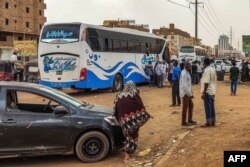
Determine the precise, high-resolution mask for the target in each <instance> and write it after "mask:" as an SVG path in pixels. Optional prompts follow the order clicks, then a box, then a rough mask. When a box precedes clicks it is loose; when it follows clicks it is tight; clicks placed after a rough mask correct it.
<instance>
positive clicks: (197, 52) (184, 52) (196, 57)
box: [179, 46, 207, 62]
mask: <svg viewBox="0 0 250 167" xmlns="http://www.w3.org/2000/svg"><path fill="white" fill-rule="evenodd" d="M206 56H207V51H206V49H204V48H202V47H200V46H181V48H180V51H179V61H181V60H182V59H185V60H188V61H190V62H193V61H200V62H203V60H204V59H205V57H206Z"/></svg>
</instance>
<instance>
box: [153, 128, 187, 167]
mask: <svg viewBox="0 0 250 167" xmlns="http://www.w3.org/2000/svg"><path fill="white" fill-rule="evenodd" d="M190 132H191V130H188V131H186V132H184V133H182V134H180V135H179V137H178V140H177V141H176V143H174V144H173V145H172V146H171V147H170V149H169V150H168V151H167V152H166V154H165V155H164V156H163V157H162V158H161V160H160V161H158V163H157V164H155V167H165V166H166V165H165V164H166V163H167V160H168V159H169V157H170V156H171V154H172V153H173V151H174V150H175V149H176V147H177V146H178V145H179V144H180V143H181V141H182V140H183V139H184V138H185V137H186V136H187V135H188V134H189V133H190Z"/></svg>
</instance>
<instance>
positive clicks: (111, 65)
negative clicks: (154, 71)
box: [38, 23, 170, 91]
mask: <svg viewBox="0 0 250 167" xmlns="http://www.w3.org/2000/svg"><path fill="white" fill-rule="evenodd" d="M55 45H56V46H57V47H55ZM169 58H170V56H169V49H168V43H167V41H166V40H165V39H164V38H161V37H159V36H157V35H154V34H151V33H146V32H141V31H137V30H131V29H126V28H107V27H103V26H95V25H89V24H84V23H57V24H46V25H45V26H44V27H43V29H42V31H41V36H40V40H39V48H38V62H39V71H40V74H41V80H40V81H39V83H40V84H41V85H45V86H48V87H52V88H59V89H60V88H62V89H63V88H74V89H86V90H89V89H105V88H112V90H113V91H120V90H122V87H123V85H125V84H126V83H127V82H128V81H133V82H134V83H137V84H138V83H143V82H148V79H149V76H147V75H146V74H145V71H144V67H145V65H146V64H148V62H149V61H150V62H152V65H153V66H154V65H155V63H156V61H157V60H158V59H159V60H160V61H162V60H165V61H168V60H169Z"/></svg>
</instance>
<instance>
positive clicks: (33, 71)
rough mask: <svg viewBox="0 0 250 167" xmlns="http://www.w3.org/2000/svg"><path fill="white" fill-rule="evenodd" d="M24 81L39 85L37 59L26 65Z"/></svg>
mask: <svg viewBox="0 0 250 167" xmlns="http://www.w3.org/2000/svg"><path fill="white" fill-rule="evenodd" d="M23 81H24V82H31V83H38V61H37V59H35V60H31V61H29V62H26V63H25V64H24V70H23Z"/></svg>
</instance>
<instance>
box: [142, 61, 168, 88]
mask: <svg viewBox="0 0 250 167" xmlns="http://www.w3.org/2000/svg"><path fill="white" fill-rule="evenodd" d="M167 69H168V64H167V63H166V62H165V61H157V62H156V63H155V66H153V65H152V62H151V61H150V62H148V64H147V65H146V66H145V73H146V74H147V75H148V76H149V77H150V82H149V86H150V87H155V86H156V87H158V88H162V87H163V86H164V81H165V79H166V77H167Z"/></svg>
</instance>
